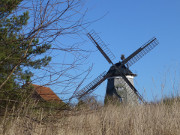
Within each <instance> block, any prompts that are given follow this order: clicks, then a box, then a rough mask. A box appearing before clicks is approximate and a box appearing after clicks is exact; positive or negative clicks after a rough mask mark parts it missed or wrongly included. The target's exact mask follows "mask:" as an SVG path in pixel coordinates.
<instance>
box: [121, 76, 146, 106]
mask: <svg viewBox="0 0 180 135" xmlns="http://www.w3.org/2000/svg"><path fill="white" fill-rule="evenodd" d="M122 78H123V79H124V81H125V82H126V83H127V84H128V85H129V87H130V88H131V89H132V92H134V93H135V94H136V96H137V97H138V98H139V100H140V101H141V102H142V103H145V100H144V99H143V97H142V96H141V95H140V93H139V92H138V91H137V90H136V88H135V87H134V86H133V85H132V84H131V82H130V81H129V80H128V79H127V77H126V76H125V75H124V74H122ZM130 94H131V93H130Z"/></svg>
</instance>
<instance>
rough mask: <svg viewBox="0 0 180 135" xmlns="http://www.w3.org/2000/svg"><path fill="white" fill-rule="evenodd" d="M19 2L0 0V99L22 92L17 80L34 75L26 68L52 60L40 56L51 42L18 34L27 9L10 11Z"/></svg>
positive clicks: (41, 65) (42, 64)
mask: <svg viewBox="0 0 180 135" xmlns="http://www.w3.org/2000/svg"><path fill="white" fill-rule="evenodd" d="M21 2H22V0H1V1H0V86H2V87H1V88H0V98H1V99H2V98H10V99H17V97H18V96H19V94H18V93H21V92H20V85H19V83H18V82H21V81H24V80H26V81H30V79H31V77H32V76H33V73H32V72H31V71H28V70H25V69H28V68H31V69H40V68H41V67H43V66H47V65H48V63H49V62H50V60H51V57H49V56H44V57H42V56H41V55H42V54H44V53H46V52H47V51H48V50H49V49H50V48H51V45H50V44H46V43H45V44H39V39H38V38H29V37H27V36H26V35H23V34H21V31H22V29H23V28H24V27H25V26H26V25H27V24H28V20H29V12H28V11H26V12H24V13H22V14H21V15H16V14H13V11H14V10H16V8H17V7H18V5H19V4H20V3H21ZM38 56H41V58H38ZM34 57H35V59H34ZM18 98H19V97H18Z"/></svg>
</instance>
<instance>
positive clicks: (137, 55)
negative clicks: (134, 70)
mask: <svg viewBox="0 0 180 135" xmlns="http://www.w3.org/2000/svg"><path fill="white" fill-rule="evenodd" d="M158 44H159V43H158V40H157V39H156V38H155V37H154V38H152V39H151V40H149V41H148V42H147V43H145V44H144V45H142V46H141V47H140V48H139V49H137V50H136V51H135V52H134V53H132V54H131V55H130V56H129V57H127V58H126V59H125V60H123V61H122V64H123V65H126V66H127V67H130V66H132V65H133V64H134V63H136V62H137V61H138V60H139V59H141V58H142V57H143V56H144V55H146V54H147V53H148V52H150V51H151V50H152V49H153V48H155V47H156V46H157V45H158Z"/></svg>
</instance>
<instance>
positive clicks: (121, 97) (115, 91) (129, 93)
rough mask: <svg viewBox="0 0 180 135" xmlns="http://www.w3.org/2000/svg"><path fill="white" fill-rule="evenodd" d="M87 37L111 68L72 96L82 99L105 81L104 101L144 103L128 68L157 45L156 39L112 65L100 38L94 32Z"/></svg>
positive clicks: (107, 50)
mask: <svg viewBox="0 0 180 135" xmlns="http://www.w3.org/2000/svg"><path fill="white" fill-rule="evenodd" d="M87 36H88V38H89V39H90V40H91V41H92V42H93V43H94V45H95V46H96V47H97V49H98V50H99V51H100V52H101V54H102V55H103V56H104V57H105V59H106V60H107V61H108V62H109V64H111V67H110V69H109V70H108V72H103V73H102V74H100V75H99V76H98V77H97V78H96V79H94V80H93V81H92V82H91V83H90V84H88V85H87V86H86V87H84V88H83V89H81V90H79V91H77V92H76V93H75V94H74V96H75V97H77V98H78V99H81V98H83V97H84V96H86V95H87V94H90V93H92V92H93V91H94V90H95V89H96V88H97V87H98V86H99V85H100V84H101V83H102V82H103V81H105V80H106V79H107V88H106V99H108V100H109V99H110V100H111V99H113V100H116V101H119V102H123V103H133V104H134V103H139V102H143V103H144V102H145V100H144V99H143V97H142V96H141V95H140V93H139V92H138V91H137V89H136V88H135V87H134V83H133V79H134V77H135V76H136V74H133V73H132V72H131V71H130V69H129V67H131V66H132V65H133V64H134V63H136V62H137V61H138V60H139V59H141V58H142V57H143V56H144V55H145V54H147V53H148V52H150V51H151V50H152V49H153V48H154V47H156V46H157V45H158V41H157V39H156V38H155V37H153V38H152V39H150V40H149V41H148V42H146V43H145V44H144V45H142V46H141V47H140V48H138V49H137V50H136V51H135V52H133V53H132V54H131V55H130V56H128V57H127V58H125V57H124V55H122V56H121V61H119V62H117V63H115V64H114V63H113V62H112V59H114V55H113V53H112V52H111V51H110V50H109V49H108V48H107V46H106V45H105V43H104V42H103V41H102V40H101V38H100V37H99V36H98V35H97V34H96V33H95V32H94V31H91V32H89V33H87Z"/></svg>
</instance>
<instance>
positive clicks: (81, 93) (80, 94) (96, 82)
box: [74, 71, 107, 99]
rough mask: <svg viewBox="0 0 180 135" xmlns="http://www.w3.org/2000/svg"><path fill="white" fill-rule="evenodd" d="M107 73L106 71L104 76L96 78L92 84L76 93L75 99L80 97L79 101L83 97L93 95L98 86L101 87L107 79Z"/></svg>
mask: <svg viewBox="0 0 180 135" xmlns="http://www.w3.org/2000/svg"><path fill="white" fill-rule="evenodd" d="M106 75H107V73H106V71H104V72H103V73H102V74H100V75H99V76H98V77H97V78H95V79H94V80H93V81H92V82H91V83H89V84H88V85H87V86H85V87H84V88H83V89H82V90H80V91H78V92H77V93H75V95H74V96H75V97H78V99H80V98H82V97H83V96H85V95H87V94H90V93H92V92H93V91H94V90H95V89H96V88H97V86H98V85H100V84H101V83H102V82H103V81H104V80H106V78H107V76H106Z"/></svg>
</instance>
